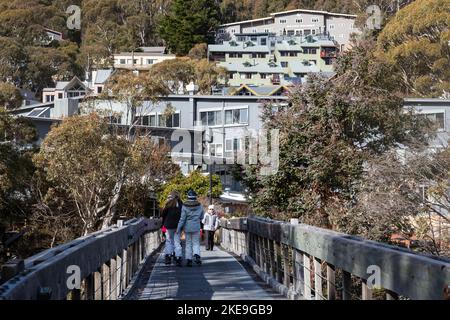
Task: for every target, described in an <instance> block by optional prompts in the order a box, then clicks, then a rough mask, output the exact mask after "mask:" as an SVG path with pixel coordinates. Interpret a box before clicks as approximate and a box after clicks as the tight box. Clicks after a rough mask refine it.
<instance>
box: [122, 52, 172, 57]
mask: <svg viewBox="0 0 450 320" xmlns="http://www.w3.org/2000/svg"><path fill="white" fill-rule="evenodd" d="M133 55H134V56H135V57H150V56H156V57H175V55H174V54H165V53H160V52H134V53H133V52H121V53H115V54H114V57H116V56H133Z"/></svg>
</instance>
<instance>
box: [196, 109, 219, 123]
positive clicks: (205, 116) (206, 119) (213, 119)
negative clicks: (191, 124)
mask: <svg viewBox="0 0 450 320" xmlns="http://www.w3.org/2000/svg"><path fill="white" fill-rule="evenodd" d="M200 119H201V121H202V125H203V126H217V125H221V124H222V111H204V112H200Z"/></svg>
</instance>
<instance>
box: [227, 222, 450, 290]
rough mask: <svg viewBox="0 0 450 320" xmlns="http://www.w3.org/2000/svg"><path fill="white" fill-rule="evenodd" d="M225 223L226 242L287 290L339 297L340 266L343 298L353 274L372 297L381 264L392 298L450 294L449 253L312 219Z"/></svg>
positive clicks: (380, 284) (384, 285)
mask: <svg viewBox="0 0 450 320" xmlns="http://www.w3.org/2000/svg"><path fill="white" fill-rule="evenodd" d="M221 226H222V230H223V231H222V237H221V241H222V246H224V247H225V248H227V249H229V250H231V251H234V252H235V253H237V254H241V255H243V256H244V258H245V259H247V260H250V261H251V263H252V264H254V269H255V268H256V269H257V272H258V273H260V275H262V276H263V278H266V279H267V281H268V282H274V283H275V284H276V285H277V286H278V287H280V285H281V287H280V288H281V289H280V290H282V291H283V293H285V294H289V295H296V294H301V296H302V297H303V298H306V299H311V298H312V297H313V296H314V298H315V299H322V298H330V299H333V298H335V295H336V281H335V279H336V270H338V269H339V270H341V272H343V278H344V279H343V280H342V282H343V288H342V291H343V292H342V293H343V298H350V291H351V290H350V286H351V276H353V277H357V278H358V279H359V280H360V281H362V298H363V299H364V298H367V299H370V298H371V297H372V294H373V290H372V289H374V288H370V287H371V286H370V285H368V284H367V281H368V280H370V281H372V280H371V279H375V278H373V277H371V276H372V275H373V274H374V272H377V270H379V271H380V273H379V275H380V277H379V279H378V280H379V282H378V283H376V285H377V288H383V289H385V290H386V292H387V294H388V298H398V296H401V297H406V298H410V299H443V298H445V295H446V294H448V288H449V285H450V259H448V258H444V257H437V256H431V255H424V254H418V253H415V252H413V251H411V250H408V249H406V248H400V247H396V246H392V245H388V244H383V243H379V242H375V241H370V240H365V239H362V238H359V237H355V236H350V235H347V234H344V233H339V232H335V231H332V230H327V229H322V228H317V227H313V226H310V225H306V224H290V223H286V222H280V221H275V220H270V219H263V218H258V217H246V218H235V219H229V220H226V219H222V220H221ZM278 260H280V261H278ZM285 265H286V266H287V268H284V266H285ZM322 269H323V270H322ZM325 273H326V274H325ZM305 279H306V280H305ZM313 279H314V281H313ZM322 279H324V280H325V281H324V282H325V283H322ZM308 282H310V283H311V285H309V284H308ZM313 282H314V285H312V283H313ZM324 286H326V287H327V290H326V292H327V293H326V294H325V293H324V292H323V290H322V287H324ZM345 291H348V292H345ZM330 295H331V296H330Z"/></svg>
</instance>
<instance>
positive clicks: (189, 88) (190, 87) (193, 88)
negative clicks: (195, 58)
mask: <svg viewBox="0 0 450 320" xmlns="http://www.w3.org/2000/svg"><path fill="white" fill-rule="evenodd" d="M186 91H187V92H188V94H189V95H190V96H193V95H195V94H196V93H197V91H198V85H196V84H194V82H192V81H191V82H190V83H189V84H188V85H187V86H186Z"/></svg>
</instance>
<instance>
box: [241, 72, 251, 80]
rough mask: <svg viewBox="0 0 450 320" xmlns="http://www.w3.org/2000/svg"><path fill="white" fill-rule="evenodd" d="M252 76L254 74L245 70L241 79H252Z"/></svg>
mask: <svg viewBox="0 0 450 320" xmlns="http://www.w3.org/2000/svg"><path fill="white" fill-rule="evenodd" d="M251 78H252V74H251V73H249V72H244V73H241V79H251Z"/></svg>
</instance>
